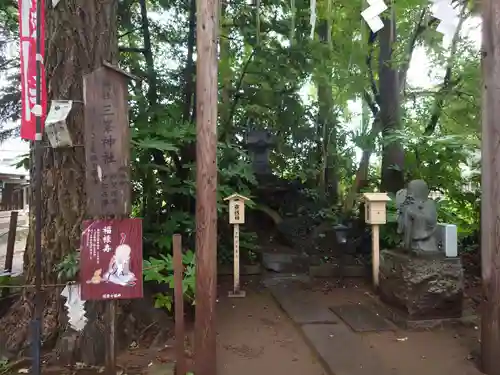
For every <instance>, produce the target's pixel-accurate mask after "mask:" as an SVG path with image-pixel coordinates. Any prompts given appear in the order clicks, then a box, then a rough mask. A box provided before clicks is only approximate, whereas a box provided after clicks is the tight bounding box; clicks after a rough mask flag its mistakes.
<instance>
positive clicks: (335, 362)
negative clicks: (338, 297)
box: [300, 323, 395, 375]
mask: <svg viewBox="0 0 500 375" xmlns="http://www.w3.org/2000/svg"><path fill="white" fill-rule="evenodd" d="M300 329H301V330H302V332H303V334H304V336H305V338H306V340H307V341H308V342H309V344H310V345H311V346H312V348H313V349H314V350H315V351H316V353H317V355H318V356H319V357H320V359H321V361H322V362H323V364H324V365H325V366H326V367H327V368H328V369H329V372H330V373H331V374H335V375H394V374H395V372H394V370H393V369H391V368H389V367H387V366H385V365H384V363H383V362H382V360H381V359H380V358H379V357H378V356H377V354H376V353H375V352H374V350H373V349H372V348H370V347H369V346H368V345H367V344H366V343H365V342H363V339H362V337H361V336H359V335H358V334H356V333H354V332H352V331H351V330H350V329H349V327H347V326H346V325H345V324H342V323H340V324H305V325H303V326H301V328H300Z"/></svg>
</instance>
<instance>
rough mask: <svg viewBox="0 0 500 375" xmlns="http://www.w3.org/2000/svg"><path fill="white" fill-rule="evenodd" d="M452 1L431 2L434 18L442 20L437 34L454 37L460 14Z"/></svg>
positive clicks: (437, 0)
mask: <svg viewBox="0 0 500 375" xmlns="http://www.w3.org/2000/svg"><path fill="white" fill-rule="evenodd" d="M451 1H452V0H431V2H432V3H433V5H432V9H431V11H432V16H433V17H435V18H437V19H438V20H440V21H441V22H439V25H438V27H437V29H436V31H437V32H439V33H441V34H443V35H445V36H452V35H453V34H454V33H455V30H456V28H457V26H458V21H459V17H458V13H457V11H456V10H455V8H453V6H452V4H451Z"/></svg>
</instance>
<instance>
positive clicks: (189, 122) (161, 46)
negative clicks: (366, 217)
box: [0, 0, 481, 305]
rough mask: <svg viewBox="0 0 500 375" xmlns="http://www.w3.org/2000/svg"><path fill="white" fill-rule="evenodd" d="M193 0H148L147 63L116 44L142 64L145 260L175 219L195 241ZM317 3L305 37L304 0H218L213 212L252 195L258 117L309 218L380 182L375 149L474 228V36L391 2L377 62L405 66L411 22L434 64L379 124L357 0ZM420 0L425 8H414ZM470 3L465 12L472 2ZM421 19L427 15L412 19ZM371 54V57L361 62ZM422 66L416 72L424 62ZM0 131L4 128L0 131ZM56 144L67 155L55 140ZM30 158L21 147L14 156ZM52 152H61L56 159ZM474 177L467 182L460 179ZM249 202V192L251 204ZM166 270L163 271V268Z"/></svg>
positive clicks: (136, 84) (140, 184) (139, 126)
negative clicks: (391, 28) (388, 41)
mask: <svg viewBox="0 0 500 375" xmlns="http://www.w3.org/2000/svg"><path fill="white" fill-rule="evenodd" d="M118 3H119V4H118V7H119V9H118V15H119V22H118V25H119V26H118V28H119V30H118V34H119V35H121V36H120V38H119V43H120V45H121V46H123V47H130V48H131V49H137V48H142V47H143V46H144V35H143V30H142V29H141V25H142V23H141V21H142V20H141V18H140V12H139V9H138V6H139V5H138V4H137V3H136V2H127V1H125V2H124V1H120V2H118ZM189 3H190V2H175V1H174V2H173V1H165V0H151V1H148V2H147V5H148V10H149V17H148V21H149V23H150V27H149V30H147V32H148V33H149V34H150V35H149V36H150V39H151V41H152V49H151V51H146V52H151V54H152V58H153V64H152V65H148V64H150V63H151V61H149V60H146V59H145V55H147V53H145V54H144V53H135V52H122V53H121V54H120V65H121V67H122V68H124V69H125V70H127V71H130V72H131V73H133V74H135V75H137V76H139V77H142V78H143V79H142V80H139V81H133V82H132V81H131V82H130V86H129V97H130V100H129V107H130V113H129V119H130V128H131V136H132V140H131V143H132V155H131V161H132V162H131V167H132V180H133V216H134V217H142V218H143V228H144V253H145V256H146V258H148V259H150V260H151V259H157V260H158V261H160V260H162V259H163V258H162V257H163V256H165V257H167V256H168V254H170V253H171V238H172V235H173V234H174V233H182V235H183V241H184V242H185V243H187V244H188V246H189V247H192V246H193V244H194V233H195V221H194V218H195V200H196V193H195V192H196V187H197V186H196V143H195V140H196V126H195V119H196V111H197V110H198V111H199V110H201V109H200V108H196V104H195V103H196V100H195V91H196V69H195V66H194V65H193V64H192V61H196V54H195V53H194V52H193V51H195V50H196V48H195V46H196V39H195V38H192V36H193V33H194V30H192V29H191V30H190V29H189V17H190V6H189V5H190V4H189ZM316 4H317V9H316V11H317V19H316V23H315V25H314V29H313V33H312V37H311V25H310V17H311V11H310V6H311V3H310V2H307V1H293V2H292V3H290V2H283V1H275V0H272V1H268V2H262V3H260V5H259V12H258V13H259V14H258V17H257V14H256V8H255V7H254V6H250V5H248V4H247V2H245V1H243V0H236V1H233V2H231V3H230V4H229V5H227V4H223V6H222V9H221V22H220V30H219V31H220V35H221V38H220V41H221V43H220V45H219V52H220V53H219V56H218V64H219V75H218V80H219V82H218V83H219V94H220V95H219V96H220V97H219V106H218V115H219V117H218V121H217V124H216V126H217V136H218V140H217V141H218V142H217V166H218V181H217V182H218V186H217V212H218V216H219V219H220V220H225V219H226V217H227V203H226V202H224V201H223V198H224V197H226V196H228V195H230V194H232V193H234V192H238V193H240V194H243V195H245V196H248V197H252V198H254V197H253V196H252V195H253V194H252V193H253V192H254V189H255V187H256V184H257V182H256V180H255V176H254V175H253V173H252V170H251V167H250V160H249V156H248V152H247V150H245V147H244V139H245V135H246V133H247V132H248V131H249V130H251V129H267V130H270V131H271V132H272V134H273V136H274V141H275V145H274V146H273V149H272V152H271V155H270V160H271V165H272V168H273V170H274V172H275V173H276V174H277V175H278V176H279V177H281V178H283V179H289V180H295V179H298V180H300V181H301V182H303V183H305V184H306V185H307V186H308V188H309V191H308V193H309V194H310V195H311V196H312V197H314V199H315V200H316V199H317V200H319V199H324V200H325V201H327V203H330V202H331V204H325V205H324V207H323V208H322V209H321V210H318V212H317V213H316V219H319V220H325V221H328V222H331V223H332V224H335V223H336V222H338V221H339V218H340V217H341V216H342V215H341V213H340V209H339V208H338V207H340V206H341V203H343V202H342V200H344V199H346V197H348V196H349V193H350V192H351V190H354V192H355V193H357V192H359V191H363V190H367V191H368V190H375V189H378V188H379V186H380V180H381V170H382V167H381V163H380V161H381V159H384V160H385V163H384V165H389V168H393V166H394V165H401V164H404V170H403V173H404V175H405V179H406V180H410V179H413V178H422V179H425V180H426V181H427V182H428V183H429V186H430V188H431V190H433V191H434V192H439V193H440V194H441V195H442V197H443V198H441V199H440V200H439V201H438V209H439V220H440V221H446V222H450V223H454V224H457V225H458V228H459V233H460V235H461V237H464V236H467V235H469V234H471V233H474V232H475V231H476V230H477V229H478V225H479V206H480V201H479V199H480V195H479V189H478V188H479V183H478V182H479V180H480V175H479V168H478V162H477V160H476V159H477V157H476V154H477V152H478V150H479V145H480V111H479V108H480V100H481V92H480V90H481V85H480V69H479V65H480V59H479V53H478V48H477V46H475V45H474V43H473V42H474V41H472V40H471V39H470V38H468V37H466V36H465V34H466V33H462V34H461V35H460V38H458V43H457V45H456V46H455V47H456V48H454V49H453V48H451V47H449V46H445V47H443V43H442V37H441V36H440V34H439V33H438V32H437V31H436V30H435V25H433V26H431V27H428V26H426V23H427V21H428V19H429V5H430V3H429V2H428V1H424V0H403V1H400V2H393V3H392V4H393V5H394V6H395V9H394V10H395V12H394V14H395V17H396V24H397V28H396V29H397V33H398V35H397V38H396V40H397V42H396V43H395V44H394V46H393V47H394V55H393V56H392V57H391V61H388V62H387V63H388V64H390V65H392V66H395V67H397V68H398V69H400V70H401V72H400V73H404V66H405V64H406V63H407V62H408V60H409V58H410V57H411V55H412V53H413V54H414V55H416V54H415V53H414V49H413V50H412V49H411V47H412V45H411V42H412V41H413V40H414V36H415V35H416V37H417V38H416V40H415V45H416V46H417V48H418V49H419V51H418V55H419V56H420V55H421V54H422V52H423V51H424V52H425V53H426V54H427V56H428V57H429V58H430V59H431V63H432V65H433V69H432V71H429V72H428V74H429V76H432V78H433V83H432V84H430V85H427V86H426V87H420V86H419V83H420V82H414V81H415V79H413V80H410V79H408V77H407V79H406V81H405V82H402V83H406V85H405V87H404V90H402V92H401V103H400V105H397V106H394V108H396V107H398V109H399V110H400V112H401V113H400V115H401V118H402V120H401V127H400V128H399V129H397V131H394V132H384V134H380V132H374V131H372V124H373V123H374V117H375V116H374V112H376V111H378V110H379V109H380V104H381V103H380V100H379V98H378V97H377V95H376V94H377V93H382V92H385V91H387V90H390V87H388V86H387V85H388V83H387V82H386V81H384V80H383V79H382V77H380V76H379V71H378V70H379V66H378V65H379V57H380V56H379V55H380V53H379V52H380V44H379V41H380V38H377V40H376V41H375V43H374V44H373V46H371V47H370V46H369V45H368V38H367V35H368V33H367V27H366V25H365V23H364V22H360V17H359V14H360V11H361V10H362V9H363V8H364V7H365V6H366V4H365V3H364V2H363V1H360V0H356V1H354V2H353V1H347V0H339V1H338V2H335V3H334V2H333V1H332V0H318V1H316ZM16 6H17V3H16V2H15V1H12V0H1V1H0V21H2V22H1V23H0V24H1V25H2V26H0V70H1V72H2V74H3V75H4V77H5V81H6V82H8V84H6V85H4V87H1V88H0V120H1V121H2V124H0V125H3V123H5V122H6V121H8V120H10V119H16V118H18V116H19V110H20V108H19V103H20V100H19V97H20V93H19V86H20V85H19V66H18V61H19V59H18V56H12V55H15V54H12V53H7V50H6V49H7V46H8V44H9V43H12V42H13V41H15V40H16V38H17V36H18V35H17V34H18V19H17V18H18V16H17V9H16ZM424 10H426V11H427V13H426V14H423V16H424V17H422V11H424ZM388 14H389V12H388ZM466 16H467V17H468V20H469V21H473V19H472V18H471V14H467V15H466ZM257 19H258V22H257ZM421 19H423V20H424V21H425V24H420V23H419V22H420V20H421ZM415 31H418V33H417V34H416V33H415ZM379 37H380V35H379ZM193 42H194V43H193ZM413 47H414V46H413ZM370 51H372V52H373V53H372V55H371V56H369V53H370ZM453 51H454V52H453ZM452 52H453V53H452ZM189 54H191V55H189ZM48 58H53V57H51V56H48ZM370 59H371V62H372V66H370V67H368V65H367V60H370ZM190 61H191V62H190ZM445 66H449V67H450V69H451V74H450V80H449V82H445V80H444V79H443V76H444V71H443V69H442V67H445ZM416 68H417V69H415V67H413V68H412V69H413V70H414V72H413V73H415V70H423V69H421V67H420V66H416ZM420 74H421V77H422V80H424V79H425V78H426V77H425V75H426V74H427V72H424V73H423V74H422V72H420ZM413 75H415V74H413ZM400 76H404V75H402V74H400ZM413 78H414V77H413ZM389 85H390V82H389ZM374 89H375V91H377V93H375V92H373V91H374ZM368 99H371V103H370V100H368ZM198 104H199V103H198ZM368 104H371V105H368ZM369 107H370V109H371V110H370V109H368V108H369ZM436 109H437V111H436ZM382 125H384V126H386V125H387V124H382ZM429 129H430V130H429ZM9 135H10V133H9V132H2V131H1V129H0V140H1V139H2V138H4V137H6V136H9ZM389 144H391V145H396V146H398V147H400V148H401V149H402V151H403V152H404V163H399V161H397V162H396V161H394V160H392V161H391V160H390V157H389V156H387V155H388V154H390V153H383V149H384V147H386V146H387V145H389ZM367 150H368V151H370V154H372V155H371V156H372V157H371V159H370V161H371V164H369V165H368V166H367V167H366V175H364V174H362V175H363V176H362V178H361V179H359V181H357V180H355V176H356V173H357V171H358V168H359V166H360V165H359V159H360V156H361V151H367ZM64 155H66V154H64ZM54 157H55V158H61V157H66V156H63V154H58V153H56V154H55V155H54ZM27 161H28V159H27V158H24V159H23V165H24V166H27V165H28V163H27ZM55 164H56V165H62V164H63V163H59V160H58V161H57V163H55ZM361 170H363V168H361ZM327 172H328V173H327ZM327 175H328V176H329V181H326V177H325V176H327ZM327 183H332V184H336V183H338V187H339V197H338V198H339V199H338V201H336V202H335V203H334V202H333V198H334V197H330V198H328V196H327V195H326V194H325V191H326V190H327V189H326V186H325V185H326V184H327ZM355 183H356V185H354V184H355ZM353 185H354V187H353ZM470 185H472V189H469V188H464V186H470ZM328 199H330V200H329V201H328ZM258 203H259V202H255V201H253V200H252V201H250V202H248V206H249V208H251V207H252V206H253V205H255V204H258ZM389 210H390V212H389V224H388V225H386V226H383V227H382V238H383V240H384V241H385V242H386V243H388V244H391V245H394V244H395V243H396V242H397V241H398V238H397V236H396V235H395V225H394V223H393V216H394V214H395V211H394V207H390V208H389ZM355 214H357V213H356V212H355ZM219 227H222V226H219ZM223 232H224V233H223ZM226 232H227V233H226ZM218 235H219V238H218V256H219V261H220V262H230V261H232V236H231V234H230V232H229V231H219V233H218ZM256 244H257V238H256V236H255V235H254V234H252V233H246V232H245V231H242V233H241V243H240V246H241V249H242V252H243V253H242V255H243V256H246V257H247V258H248V260H250V261H252V259H253V260H255V258H256V251H257V250H258V249H256ZM149 257H151V258H149ZM163 260H164V261H165V259H163ZM165 262H166V261H165ZM77 264H78V259H77V255H71V254H70V255H68V257H66V258H65V259H63V261H62V262H61V263H60V264H59V265H58V266H57V267H56V271H55V272H57V273H58V275H59V277H60V278H63V279H68V280H69V279H74V278H75V277H76V275H77V273H78V265H77ZM165 267H166V266H165ZM165 272H166V273H167V274H168V271H167V269H165ZM165 276H167V275H165ZM161 304H162V305H166V304H167V302H162V303H161Z"/></svg>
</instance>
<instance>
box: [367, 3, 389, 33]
mask: <svg viewBox="0 0 500 375" xmlns="http://www.w3.org/2000/svg"><path fill="white" fill-rule="evenodd" d="M368 4H369V5H370V6H369V7H368V8H366V9H365V10H364V11H362V12H361V17H363V19H364V20H365V21H366V23H367V24H368V27H369V28H370V30H371V31H372V32H374V33H376V32H377V31H379V30H381V29H382V28H383V27H384V23H383V22H382V19H381V18H380V15H381V14H382V13H383V12H384V11H385V10H386V9H387V5H386V4H385V3H384V1H383V0H368Z"/></svg>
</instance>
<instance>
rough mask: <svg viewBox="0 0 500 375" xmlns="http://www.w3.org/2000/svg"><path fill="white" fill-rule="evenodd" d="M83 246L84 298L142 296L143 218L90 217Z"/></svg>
mask: <svg viewBox="0 0 500 375" xmlns="http://www.w3.org/2000/svg"><path fill="white" fill-rule="evenodd" d="M83 227H84V230H83V233H82V238H81V246H80V282H81V291H82V299H83V300H85V301H86V300H110V299H132V298H142V296H143V290H142V221H141V219H124V220H87V221H84V222H83Z"/></svg>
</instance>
